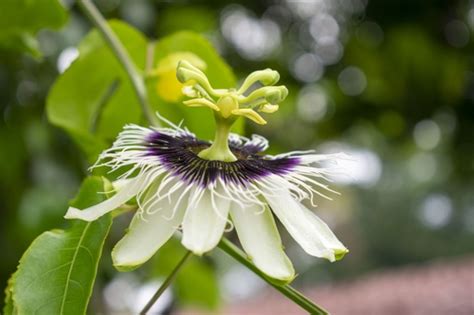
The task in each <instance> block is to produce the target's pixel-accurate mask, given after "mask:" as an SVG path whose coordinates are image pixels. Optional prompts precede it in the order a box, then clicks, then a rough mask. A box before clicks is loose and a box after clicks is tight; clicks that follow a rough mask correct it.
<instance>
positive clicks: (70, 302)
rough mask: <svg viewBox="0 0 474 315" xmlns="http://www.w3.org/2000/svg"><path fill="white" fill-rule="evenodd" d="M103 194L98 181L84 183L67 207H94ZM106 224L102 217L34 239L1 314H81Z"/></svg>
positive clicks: (107, 216) (84, 309)
mask: <svg viewBox="0 0 474 315" xmlns="http://www.w3.org/2000/svg"><path fill="white" fill-rule="evenodd" d="M109 185H110V184H109ZM106 189H107V188H106V183H105V182H104V180H103V179H101V178H100V177H90V178H87V179H86V180H85V181H84V183H83V185H82V186H81V189H80V190H79V193H78V195H77V197H76V198H75V199H74V200H73V201H72V202H71V205H72V206H74V207H89V206H91V205H94V204H97V203H98V202H101V201H103V200H105V198H106V196H105V195H104V194H101V192H103V191H104V190H106ZM111 223H112V219H111V216H110V215H106V216H104V217H102V218H100V219H99V220H97V221H94V222H82V221H77V222H74V223H73V226H72V227H71V228H69V229H67V230H52V231H47V232H44V233H43V234H41V235H40V236H38V237H37V238H36V239H35V240H34V241H33V243H32V244H31V246H30V247H29V248H28V250H27V251H26V252H25V254H24V255H23V257H22V258H21V260H20V264H19V265H18V269H17V271H16V272H15V273H14V275H13V276H12V279H11V282H10V284H9V287H8V288H7V290H8V293H7V294H8V296H9V299H8V301H9V302H8V303H7V307H6V308H5V314H6V315H10V314H85V312H86V309H87V305H88V303H89V298H90V295H91V294H92V287H93V284H94V281H95V276H96V273H97V266H98V264H99V259H100V257H101V254H102V247H103V245H104V241H105V238H106V237H107V235H108V233H109V229H110V225H111Z"/></svg>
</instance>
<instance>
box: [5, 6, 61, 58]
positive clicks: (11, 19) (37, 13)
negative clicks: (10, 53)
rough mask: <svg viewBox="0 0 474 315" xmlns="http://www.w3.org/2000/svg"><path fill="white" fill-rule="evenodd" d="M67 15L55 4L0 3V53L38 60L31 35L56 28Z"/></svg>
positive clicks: (37, 52)
mask: <svg viewBox="0 0 474 315" xmlns="http://www.w3.org/2000/svg"><path fill="white" fill-rule="evenodd" d="M66 19H67V13H66V10H65V9H64V7H63V6H62V5H61V3H60V1H58V0H40V1H30V0H3V1H2V2H1V3H0V49H1V48H2V47H3V48H4V49H8V50H16V51H28V52H29V53H31V54H33V55H35V56H38V55H39V54H40V52H39V50H38V43H37V42H36V39H35V35H36V32H38V31H39V30H40V29H43V28H45V27H49V28H59V27H60V26H62V25H63V24H64V23H65V22H66Z"/></svg>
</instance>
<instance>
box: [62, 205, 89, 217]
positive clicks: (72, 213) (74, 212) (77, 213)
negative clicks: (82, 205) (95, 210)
mask: <svg viewBox="0 0 474 315" xmlns="http://www.w3.org/2000/svg"><path fill="white" fill-rule="evenodd" d="M64 218H65V219H82V220H85V219H84V218H83V215H82V211H81V210H79V209H77V208H74V207H69V209H67V212H66V214H65V215H64Z"/></svg>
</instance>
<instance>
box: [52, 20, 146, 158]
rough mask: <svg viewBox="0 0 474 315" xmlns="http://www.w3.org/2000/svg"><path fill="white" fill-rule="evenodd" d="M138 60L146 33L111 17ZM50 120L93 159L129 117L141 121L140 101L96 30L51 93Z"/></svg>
mask: <svg viewBox="0 0 474 315" xmlns="http://www.w3.org/2000/svg"><path fill="white" fill-rule="evenodd" d="M109 24H110V26H111V28H112V30H113V31H114V32H115V34H116V35H117V36H118V38H119V40H120V41H121V42H122V43H123V44H124V46H125V48H126V49H127V51H128V53H129V55H130V57H131V59H132V60H133V62H134V64H135V66H136V67H137V68H139V69H143V67H144V65H145V55H146V45H147V42H146V39H145V37H144V36H143V35H142V34H141V33H140V32H138V31H137V30H135V29H134V28H132V27H131V26H129V25H127V24H126V23H123V22H119V21H111V22H109ZM47 113H48V118H49V120H50V121H51V122H52V123H53V124H54V125H56V126H58V127H61V128H64V129H65V130H66V131H67V132H69V134H70V135H71V136H72V137H73V138H74V139H75V140H76V142H77V143H78V144H79V145H80V146H81V148H82V149H83V150H84V151H85V152H86V153H87V156H88V157H89V158H90V160H93V159H95V157H96V155H97V154H98V153H99V152H100V151H101V150H103V149H104V148H105V147H106V146H107V145H108V143H110V141H111V140H113V139H114V138H115V136H116V135H117V133H118V132H119V131H120V130H121V129H122V127H123V125H125V124H126V123H139V122H140V118H141V112H140V106H139V104H138V101H137V98H136V95H135V94H134V92H133V89H132V86H131V83H130V80H129V79H128V77H127V76H126V73H125V72H124V70H123V68H122V66H121V65H120V64H119V62H118V61H117V59H116V58H115V56H114V55H113V54H112V52H111V50H110V49H109V47H108V46H107V45H106V44H105V42H104V41H103V40H102V38H101V36H100V34H99V33H98V32H97V31H95V30H94V31H92V32H91V33H89V34H88V35H87V36H86V37H85V38H84V39H83V41H82V42H81V44H80V46H79V58H78V59H77V60H76V61H75V62H74V63H73V64H72V65H71V66H70V67H69V68H68V69H67V70H66V71H65V72H64V73H63V74H62V75H61V76H60V77H59V78H58V79H57V81H56V82H55V84H54V86H53V87H52V89H51V91H50V93H49V95H48V99H47Z"/></svg>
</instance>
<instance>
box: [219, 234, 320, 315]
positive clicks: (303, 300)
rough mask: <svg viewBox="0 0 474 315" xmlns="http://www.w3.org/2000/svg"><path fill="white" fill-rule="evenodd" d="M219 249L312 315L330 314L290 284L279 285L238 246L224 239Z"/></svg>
mask: <svg viewBox="0 0 474 315" xmlns="http://www.w3.org/2000/svg"><path fill="white" fill-rule="evenodd" d="M219 248H220V249H222V250H223V251H224V252H226V253H227V254H228V255H229V256H231V257H232V258H234V259H235V260H237V261H238V262H239V263H241V264H242V265H244V266H245V267H247V268H248V269H250V270H251V271H253V272H254V273H255V274H256V275H257V276H259V277H260V278H262V279H263V280H264V281H265V282H267V283H268V284H269V285H271V286H272V287H274V288H275V289H277V290H278V291H280V292H281V293H282V294H283V295H285V296H286V297H287V298H289V299H290V300H292V301H293V302H295V303H296V304H298V305H299V306H301V307H302V308H303V309H304V310H306V311H308V312H309V313H310V314H321V315H325V314H329V313H328V311H326V310H325V309H324V308H322V307H321V306H318V305H316V304H314V303H313V302H311V300H309V299H308V298H307V297H305V296H304V295H303V294H301V293H300V292H298V291H297V290H295V289H294V288H293V287H291V286H289V285H288V284H280V283H277V281H276V280H274V279H272V278H270V277H268V276H267V275H265V274H264V273H263V272H262V271H260V270H259V269H258V268H257V267H256V266H255V265H254V264H253V263H252V262H251V261H250V260H249V259H248V258H247V257H246V255H245V254H244V253H243V252H242V251H241V250H240V249H239V248H237V246H235V245H234V244H233V243H232V242H230V241H229V240H227V239H226V238H222V240H221V242H220V243H219Z"/></svg>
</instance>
